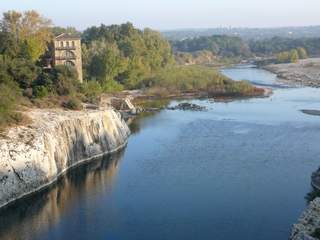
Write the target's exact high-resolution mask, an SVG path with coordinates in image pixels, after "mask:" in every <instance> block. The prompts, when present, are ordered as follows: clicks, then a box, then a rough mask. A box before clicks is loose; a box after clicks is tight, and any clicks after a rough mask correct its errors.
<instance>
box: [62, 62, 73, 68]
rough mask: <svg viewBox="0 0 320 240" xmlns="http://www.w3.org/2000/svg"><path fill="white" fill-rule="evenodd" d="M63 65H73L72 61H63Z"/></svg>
mask: <svg viewBox="0 0 320 240" xmlns="http://www.w3.org/2000/svg"><path fill="white" fill-rule="evenodd" d="M64 65H66V66H68V67H74V63H73V62H71V61H66V62H65V63H64Z"/></svg>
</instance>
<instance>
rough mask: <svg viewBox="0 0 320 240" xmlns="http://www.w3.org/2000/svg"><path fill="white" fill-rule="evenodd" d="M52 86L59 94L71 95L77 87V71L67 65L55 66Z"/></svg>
mask: <svg viewBox="0 0 320 240" xmlns="http://www.w3.org/2000/svg"><path fill="white" fill-rule="evenodd" d="M52 74H53V76H54V77H53V81H54V82H53V86H54V90H55V92H56V93H57V94H58V95H60V96H66V95H73V94H74V93H76V92H77V90H78V89H79V81H78V76H77V71H76V70H75V68H73V67H69V66H64V65H60V66H56V67H55V69H53V72H52Z"/></svg>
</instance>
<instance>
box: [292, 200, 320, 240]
mask: <svg viewBox="0 0 320 240" xmlns="http://www.w3.org/2000/svg"><path fill="white" fill-rule="evenodd" d="M319 216H320V198H316V199H315V200H313V201H312V202H311V203H310V205H309V206H308V208H307V209H306V210H305V211H304V212H303V214H302V215H301V217H300V218H299V220H298V223H297V224H294V225H293V229H292V232H291V236H290V239H291V240H316V239H319V238H320V218H319Z"/></svg>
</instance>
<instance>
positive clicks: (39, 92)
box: [33, 86, 49, 98]
mask: <svg viewBox="0 0 320 240" xmlns="http://www.w3.org/2000/svg"><path fill="white" fill-rule="evenodd" d="M48 93H49V92H48V89H47V88H46V87H45V86H35V87H34V88H33V95H34V96H35V97H36V98H44V97H46V96H48Z"/></svg>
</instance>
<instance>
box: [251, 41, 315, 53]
mask: <svg viewBox="0 0 320 240" xmlns="http://www.w3.org/2000/svg"><path fill="white" fill-rule="evenodd" d="M249 46H250V49H251V51H252V52H253V53H255V54H256V55H274V54H277V53H280V52H284V51H290V50H291V49H297V48H304V49H305V50H306V52H307V53H309V54H310V55H319V54H320V39H319V38H282V37H274V38H269V39H264V40H252V41H250V42H249Z"/></svg>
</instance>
